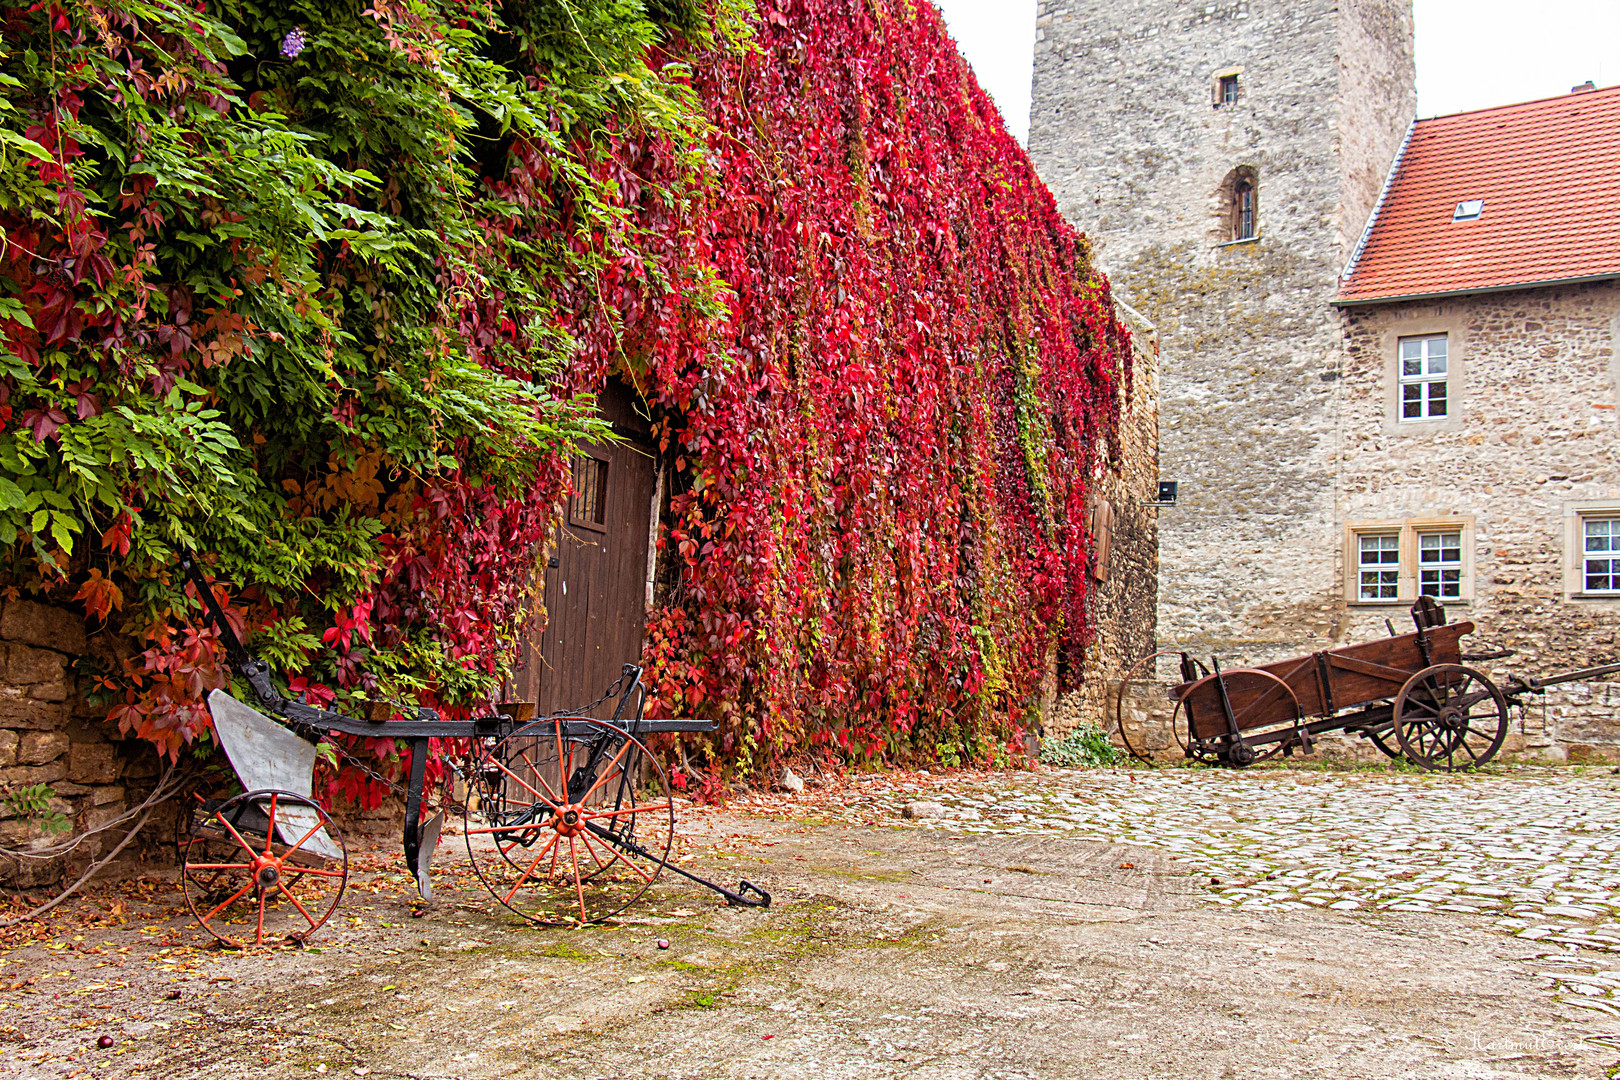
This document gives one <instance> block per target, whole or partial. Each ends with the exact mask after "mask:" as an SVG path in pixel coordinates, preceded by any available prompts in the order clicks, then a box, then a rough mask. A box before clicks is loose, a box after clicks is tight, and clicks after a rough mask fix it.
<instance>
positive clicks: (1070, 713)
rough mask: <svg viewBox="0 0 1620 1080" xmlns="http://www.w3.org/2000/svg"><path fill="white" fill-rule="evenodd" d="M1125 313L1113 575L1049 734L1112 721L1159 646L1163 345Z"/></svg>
mask: <svg viewBox="0 0 1620 1080" xmlns="http://www.w3.org/2000/svg"><path fill="white" fill-rule="evenodd" d="M1119 315H1120V318H1121V319H1122V320H1123V321H1124V322H1125V324H1126V325H1127V326H1128V327H1130V329H1131V351H1132V364H1133V367H1132V371H1133V375H1132V385H1131V392H1130V396H1129V398H1128V399H1126V400H1125V401H1124V402H1123V404H1122V407H1121V409H1120V427H1119V434H1120V449H1121V453H1122V456H1121V460H1120V463H1119V465H1118V467H1117V468H1115V469H1110V470H1107V471H1106V472H1105V473H1104V474H1103V475H1102V476H1101V477H1100V480H1101V484H1100V491H1101V493H1102V496H1103V497H1104V498H1106V499H1107V500H1108V501H1109V503H1110V505H1112V506H1113V508H1114V535H1113V545H1112V549H1111V555H1110V558H1109V574H1108V580H1107V581H1105V582H1098V581H1093V582H1092V583H1091V586H1092V588H1091V595H1090V605H1091V608H1090V615H1091V620H1092V621H1091V625H1092V628H1093V631H1094V633H1095V637H1094V638H1093V640H1092V642H1091V644H1090V645H1089V646H1087V648H1086V653H1085V659H1084V663H1083V677H1082V678H1081V679H1080V681H1079V684H1078V686H1075V687H1074V688H1073V689H1070V690H1068V691H1067V692H1065V693H1064V694H1062V695H1061V696H1060V697H1058V699H1057V701H1056V703H1055V704H1054V705H1053V707H1052V708H1050V709H1049V710H1048V713H1047V716H1046V718H1045V721H1044V727H1045V729H1046V731H1047V733H1048V734H1063V733H1064V732H1068V731H1072V730H1073V729H1074V728H1075V727H1076V726H1077V725H1079V724H1082V723H1087V724H1094V725H1097V726H1100V727H1104V728H1108V727H1111V726H1112V724H1113V697H1112V695H1113V694H1115V693H1116V692H1117V691H1118V687H1119V680H1120V678H1121V676H1122V675H1123V674H1124V673H1125V670H1126V669H1127V668H1129V667H1130V666H1131V664H1132V663H1133V662H1135V661H1136V660H1137V659H1138V658H1140V657H1144V656H1147V655H1149V654H1150V653H1152V652H1153V650H1154V649H1155V647H1156V646H1155V644H1154V642H1155V640H1156V637H1157V626H1158V594H1159V538H1158V515H1159V514H1161V513H1164V512H1165V511H1163V510H1161V509H1158V508H1156V507H1152V506H1144V505H1143V504H1144V503H1150V502H1153V501H1154V500H1155V499H1156V498H1157V497H1158V488H1159V343H1158V334H1157V332H1156V331H1155V329H1154V327H1153V326H1152V324H1150V323H1148V322H1147V321H1146V320H1145V319H1143V318H1142V317H1141V315H1139V314H1138V313H1137V312H1135V311H1133V310H1131V309H1130V308H1128V307H1126V306H1124V305H1121V306H1120V307H1119Z"/></svg>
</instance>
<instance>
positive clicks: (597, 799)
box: [463, 716, 675, 926]
mask: <svg viewBox="0 0 1620 1080" xmlns="http://www.w3.org/2000/svg"><path fill="white" fill-rule="evenodd" d="M474 755H475V756H474V762H473V769H472V778H471V782H472V787H473V792H472V794H475V795H476V798H471V797H470V798H468V800H467V806H466V809H465V811H464V820H463V825H464V828H463V833H464V834H465V836H466V838H467V856H468V858H469V859H470V860H471V862H472V865H473V869H474V870H475V871H476V872H477V874H478V876H479V878H480V879H481V880H482V881H483V883H484V885H485V886H486V887H487V888H488V889H489V891H490V893H491V894H492V895H493V896H494V897H495V899H497V900H499V901H500V902H501V903H502V904H504V905H505V906H506V907H508V908H510V909H511V910H512V911H514V912H516V913H517V914H519V915H521V916H523V917H524V918H525V919H528V920H529V921H530V922H534V923H539V924H542V925H546V926H578V925H580V924H582V923H590V922H599V921H601V920H603V919H607V918H611V917H612V916H614V915H617V914H618V913H619V912H621V911H623V910H624V909H625V908H627V907H629V906H630V905H631V904H633V903H635V902H636V901H637V900H639V899H640V898H641V896H642V894H643V893H645V892H646V891H647V890H648V889H649V888H651V887H652V885H653V883H654V882H655V881H657V880H658V876H659V874H661V873H662V872H663V869H664V863H665V862H666V861H667V860H668V859H669V851H670V847H671V845H672V844H673V842H674V838H675V804H674V801H673V800H672V799H671V798H670V794H669V790H670V789H669V778H668V777H667V776H666V775H665V774H664V770H663V769H662V768H661V767H660V766H659V764H658V762H657V760H656V759H655V758H654V757H653V756H652V755H651V754H650V753H648V751H647V748H646V746H644V745H643V744H642V743H641V741H640V740H638V739H636V738H634V737H633V736H631V735H629V734H627V733H626V732H625V731H624V730H623V729H622V728H618V727H615V726H613V725H611V724H607V723H604V722H602V721H600V720H596V719H593V718H590V717H580V716H568V717H551V718H547V719H545V720H536V721H535V722H533V723H531V724H527V725H525V726H523V727H521V728H519V729H518V730H517V731H514V732H513V733H512V734H510V735H508V736H507V737H506V738H504V739H501V740H499V741H498V742H494V743H492V744H484V745H479V746H476V747H475V749H474Z"/></svg>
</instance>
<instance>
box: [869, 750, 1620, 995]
mask: <svg viewBox="0 0 1620 1080" xmlns="http://www.w3.org/2000/svg"><path fill="white" fill-rule="evenodd" d="M866 786H868V787H869V788H870V789H871V790H870V791H868V792H867V793H866V795H865V797H863V798H857V799H855V800H853V801H852V802H851V803H850V804H849V806H848V808H847V810H846V811H845V813H844V815H842V816H846V817H850V818H851V819H860V820H876V819H888V820H901V821H904V818H903V817H902V812H903V810H904V807H905V805H906V804H907V803H908V802H913V801H917V800H926V801H931V802H938V803H939V804H941V805H942V806H943V807H944V811H945V813H944V816H942V817H940V818H924V819H921V820H917V821H914V822H905V823H906V824H913V825H915V826H917V827H920V828H924V829H946V830H950V831H953V832H963V833H996V834H1002V835H1005V834H1009V833H1010V834H1020V833H1023V834H1039V835H1049V836H1067V837H1073V838H1075V839H1085V840H1096V841H1105V842H1110V843H1130V844H1141V845H1144V846H1148V847H1155V848H1161V849H1164V850H1166V851H1168V852H1170V853H1171V854H1172V855H1173V856H1174V857H1175V858H1176V860H1177V861H1178V862H1180V863H1181V864H1183V865H1185V866H1188V867H1190V868H1192V869H1193V870H1194V871H1196V872H1197V873H1198V874H1199V875H1200V876H1203V875H1208V876H1207V878H1206V879H1205V880H1206V881H1207V885H1206V888H1207V896H1206V899H1207V901H1208V902H1209V903H1211V904H1215V905H1220V906H1224V907H1229V908H1233V909H1236V910H1239V911H1253V912H1263V911H1296V910H1303V909H1306V908H1311V907H1316V908H1328V909H1333V910H1338V911H1422V912H1452V913H1456V914H1459V915H1465V916H1471V917H1475V918H1481V919H1487V920H1489V921H1490V923H1491V924H1492V925H1494V926H1495V927H1496V928H1497V929H1498V930H1500V931H1501V932H1502V933H1506V934H1512V935H1515V936H1517V937H1520V938H1524V939H1527V940H1530V941H1537V942H1541V943H1544V944H1545V945H1546V946H1547V950H1546V951H1545V952H1543V953H1540V954H1539V955H1538V956H1537V957H1536V958H1535V962H1537V963H1539V964H1540V966H1541V967H1542V968H1543V969H1544V973H1545V975H1546V977H1547V979H1548V985H1549V986H1550V987H1551V988H1552V989H1553V991H1554V992H1555V993H1557V994H1558V995H1560V996H1561V997H1563V999H1564V1000H1565V1001H1566V1003H1568V1004H1572V1005H1579V1006H1583V1007H1585V1008H1589V1009H1595V1010H1598V1011H1601V1012H1606V1013H1610V1014H1613V1015H1620V997H1617V995H1616V991H1617V989H1620V854H1617V853H1620V777H1617V776H1616V775H1614V771H1613V770H1611V769H1610V768H1607V767H1603V768H1590V769H1570V768H1559V769H1550V768H1528V767H1525V768H1507V767H1504V768H1502V769H1500V770H1498V771H1496V772H1494V773H1493V774H1489V775H1471V776H1440V775H1435V774H1416V775H1414V774H1402V773H1385V772H1378V773H1357V772H1315V771H1302V770H1299V769H1254V770H1249V771H1245V772H1235V771H1230V770H1214V769H1184V768H1183V769H1160V770H1136V769H1133V770H1116V769H1092V770H1084V771H1081V770H1063V771H1058V772H1055V773H1054V772H1053V771H1043V772H1040V773H1024V774H1018V773H1014V774H1010V775H1008V774H1002V775H999V776H994V777H991V776H985V777H983V778H980V779H978V780H977V781H976V782H973V783H969V784H962V783H961V782H960V781H959V780H957V781H947V780H945V779H943V778H935V777H928V776H923V777H919V778H915V779H913V780H911V781H909V782H906V781H901V782H892V781H888V780H879V781H877V782H875V783H869V784H868V785H866Z"/></svg>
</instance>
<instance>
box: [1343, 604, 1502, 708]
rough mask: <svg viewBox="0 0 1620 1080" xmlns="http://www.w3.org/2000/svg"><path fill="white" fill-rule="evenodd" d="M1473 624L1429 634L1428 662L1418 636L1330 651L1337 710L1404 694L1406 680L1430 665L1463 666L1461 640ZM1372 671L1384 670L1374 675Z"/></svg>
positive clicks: (1453, 625) (1452, 625) (1454, 625)
mask: <svg viewBox="0 0 1620 1080" xmlns="http://www.w3.org/2000/svg"><path fill="white" fill-rule="evenodd" d="M1473 629H1474V624H1473V623H1471V622H1458V623H1449V624H1447V625H1445V626H1435V627H1431V628H1430V630H1429V659H1428V660H1427V661H1425V659H1424V657H1423V650H1422V649H1421V648H1419V647H1418V636H1417V635H1416V634H1401V635H1399V636H1398V637H1391V638H1384V639H1383V640H1381V641H1369V642H1366V643H1364V644H1361V645H1347V646H1345V647H1344V648H1342V649H1329V650H1328V652H1327V660H1328V665H1329V667H1330V669H1331V670H1332V676H1333V677H1332V683H1331V689H1332V691H1333V704H1334V707H1335V710H1338V709H1348V708H1354V707H1358V706H1362V705H1368V704H1371V703H1372V702H1374V701H1383V700H1386V699H1388V698H1392V697H1394V696H1395V695H1396V694H1398V693H1400V692H1401V687H1402V686H1403V685H1405V683H1406V680H1407V679H1410V678H1411V677H1412V676H1413V675H1416V674H1417V673H1418V672H1419V671H1422V670H1423V669H1424V668H1426V667H1428V666H1429V665H1430V664H1457V663H1461V662H1462V643H1461V638H1462V636H1463V635H1464V634H1467V633H1470V632H1472V631H1473ZM1371 668H1378V669H1382V670H1378V671H1374V670H1370V669H1371Z"/></svg>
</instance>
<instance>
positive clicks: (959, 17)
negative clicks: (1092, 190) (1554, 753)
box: [938, 0, 1620, 141]
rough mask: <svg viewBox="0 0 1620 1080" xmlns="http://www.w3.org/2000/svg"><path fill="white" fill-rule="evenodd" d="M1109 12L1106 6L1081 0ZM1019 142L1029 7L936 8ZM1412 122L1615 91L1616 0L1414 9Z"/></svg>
mask: <svg viewBox="0 0 1620 1080" xmlns="http://www.w3.org/2000/svg"><path fill="white" fill-rule="evenodd" d="M1080 2H1095V3H1107V2H1109V0H1080ZM938 3H939V6H940V9H941V10H942V11H944V13H945V22H946V24H947V25H948V26H950V28H951V34H952V36H954V37H955V38H956V41H957V44H958V45H960V46H961V48H962V53H963V55H964V56H966V57H967V58H968V61H969V62H970V63H971V64H972V65H973V70H974V72H975V73H976V74H977V75H978V77H979V84H980V85H981V86H983V87H984V88H985V89H986V90H988V91H989V92H990V95H991V96H992V97H994V98H995V99H996V104H997V105H998V106H1000V108H1001V113H1002V116H1004V117H1005V118H1006V120H1007V126H1008V127H1009V128H1011V129H1012V132H1013V134H1015V135H1017V136H1018V138H1019V139H1020V141H1022V140H1024V139H1025V138H1026V137H1027V135H1028V133H1029V81H1030V70H1031V66H1032V64H1033V57H1034V50H1035V0H938ZM1416 15H1417V84H1418V115H1419V116H1438V115H1440V114H1442V113H1453V112H1463V111H1466V110H1469V109H1484V108H1488V107H1490V106H1492V105H1507V104H1511V103H1512V102H1515V101H1530V100H1532V99H1534V98H1539V97H1551V96H1552V95H1554V94H1563V93H1568V92H1569V88H1570V87H1571V86H1574V85H1575V84H1576V83H1581V82H1585V81H1586V80H1587V79H1591V80H1592V81H1594V82H1595V83H1597V85H1599V86H1608V85H1611V84H1613V83H1616V82H1620V0H1536V2H1534V3H1529V4H1527V3H1525V2H1524V0H1416Z"/></svg>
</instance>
